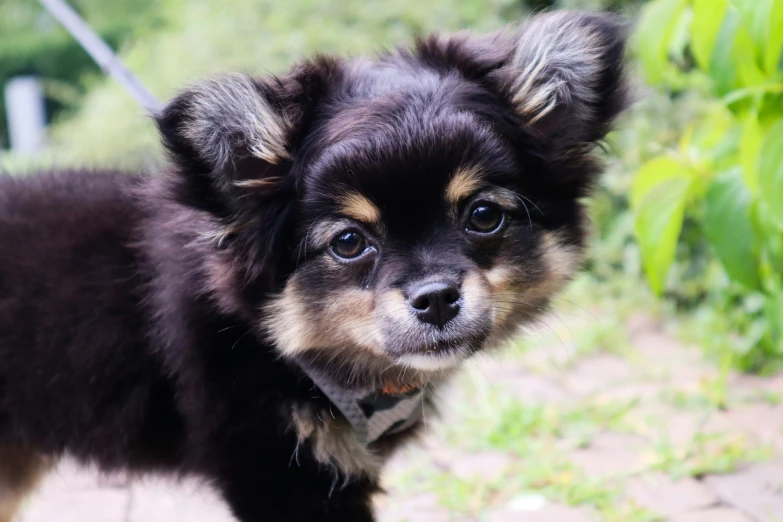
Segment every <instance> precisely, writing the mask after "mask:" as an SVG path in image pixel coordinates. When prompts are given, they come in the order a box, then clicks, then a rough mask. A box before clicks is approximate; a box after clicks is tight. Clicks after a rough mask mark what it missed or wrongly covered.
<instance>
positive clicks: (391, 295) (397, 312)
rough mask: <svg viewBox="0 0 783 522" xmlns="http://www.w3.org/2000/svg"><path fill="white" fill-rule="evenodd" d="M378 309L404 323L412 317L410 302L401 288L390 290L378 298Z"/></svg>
mask: <svg viewBox="0 0 783 522" xmlns="http://www.w3.org/2000/svg"><path fill="white" fill-rule="evenodd" d="M378 310H379V311H380V312H381V313H382V314H383V315H384V316H386V317H388V318H390V319H394V320H395V321H397V322H398V323H400V324H404V323H405V322H406V321H408V320H409V319H410V316H411V314H410V312H409V311H408V303H407V302H406V300H405V296H404V295H403V293H402V291H401V290H389V291H388V292H385V293H384V294H383V295H382V296H381V297H380V299H378Z"/></svg>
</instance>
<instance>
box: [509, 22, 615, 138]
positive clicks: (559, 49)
mask: <svg viewBox="0 0 783 522" xmlns="http://www.w3.org/2000/svg"><path fill="white" fill-rule="evenodd" d="M625 42H626V24H625V23H624V22H623V21H622V19H620V18H619V17H617V16H615V15H610V14H606V13H589V12H578V11H556V12H552V13H546V14H540V15H537V16H534V17H532V18H531V19H529V20H528V21H527V22H526V23H524V24H522V26H521V27H520V28H519V30H518V31H517V33H516V34H515V35H514V36H513V37H512V42H511V45H512V47H511V49H510V54H509V56H508V59H507V62H506V63H505V64H504V66H503V67H501V68H499V69H498V70H497V71H495V72H494V73H493V76H494V77H495V78H496V79H497V80H498V81H499V83H500V84H501V85H502V86H503V88H504V90H505V91H506V93H507V95H508V96H509V98H510V100H511V102H512V105H513V107H514V109H515V111H516V112H517V114H518V115H519V116H520V117H521V118H522V120H523V121H524V122H525V123H526V124H527V125H528V126H529V127H531V128H532V129H534V130H535V131H536V132H537V133H538V135H539V136H540V137H542V138H543V139H544V140H546V141H548V142H550V143H552V142H554V144H556V145H557V146H558V147H559V148H562V149H573V148H578V147H584V146H586V145H587V146H589V145H590V144H593V143H595V142H597V141H599V140H601V139H603V138H604V136H605V135H606V134H607V132H608V131H609V130H610V128H611V124H612V122H613V120H614V119H615V117H616V116H617V115H618V114H619V113H620V112H621V111H622V110H623V109H625V107H626V104H627V101H628V89H627V86H626V82H625V78H624V73H623V69H624V68H623V63H624V52H625Z"/></svg>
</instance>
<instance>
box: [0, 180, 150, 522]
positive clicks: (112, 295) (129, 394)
mask: <svg viewBox="0 0 783 522" xmlns="http://www.w3.org/2000/svg"><path fill="white" fill-rule="evenodd" d="M136 183H138V179H137V178H135V177H132V176H128V175H123V174H120V173H113V172H107V173H96V172H59V173H47V174H37V175H30V176H26V177H22V178H2V179H0V451H2V450H3V446H5V447H9V446H14V447H25V446H34V447H36V448H38V449H39V450H45V451H46V452H47V453H51V454H55V455H56V454H60V453H61V452H62V451H63V450H64V448H65V447H68V449H69V451H72V452H74V453H75V454H77V455H78V454H80V453H83V454H84V455H87V454H88V453H89V454H90V456H91V457H93V458H94V457H95V456H96V455H98V456H100V460H101V461H102V462H103V463H104V464H108V465H111V464H112V463H117V464H119V463H121V462H122V463H124V462H127V461H128V460H134V459H133V456H132V455H129V454H128V453H132V451H133V445H134V442H133V438H134V437H137V436H138V434H135V433H127V432H126V430H127V428H128V426H143V425H144V424H145V419H144V418H143V415H144V414H145V411H146V410H145V407H144V406H145V405H146V404H148V403H149V401H150V400H151V396H152V395H153V394H155V390H156V387H160V386H162V384H161V381H160V380H159V379H158V375H156V372H154V371H153V372H151V371H150V370H151V369H152V368H155V365H154V363H153V361H152V360H151V356H150V355H149V354H148V352H149V351H148V350H147V349H146V332H145V326H146V322H147V321H146V320H145V312H144V307H143V304H142V300H143V299H142V292H143V289H144V287H145V276H143V275H142V273H143V271H142V269H141V266H142V263H141V261H140V259H138V255H137V254H136V249H135V247H134V243H135V241H136V238H135V237H134V235H135V233H136V232H135V231H136V230H137V229H138V223H139V222H140V220H141V218H142V212H143V211H142V210H141V207H140V206H139V205H138V204H137V203H136V201H135V199H134V197H133V195H132V194H133V186H134V185H135V184H136ZM96 427H100V429H96ZM96 448H98V449H99V451H98V452H97V453H96V451H95V450H96ZM100 449H103V451H101V450H100ZM0 520H2V516H0Z"/></svg>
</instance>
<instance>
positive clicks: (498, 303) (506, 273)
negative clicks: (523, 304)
mask: <svg viewBox="0 0 783 522" xmlns="http://www.w3.org/2000/svg"><path fill="white" fill-rule="evenodd" d="M484 277H485V278H486V279H487V282H488V283H489V287H490V291H491V292H492V298H493V299H492V300H493V306H492V313H493V322H494V323H495V324H499V323H502V322H503V321H504V320H505V319H506V318H507V317H508V316H509V315H510V314H511V310H512V309H514V308H517V306H518V305H517V304H516V303H512V302H511V301H513V299H514V296H515V295H516V292H514V291H513V290H514V289H513V286H512V282H513V279H514V271H513V270H511V269H510V268H508V267H506V266H503V265H496V266H494V267H492V268H491V269H489V270H486V271H485V272H484Z"/></svg>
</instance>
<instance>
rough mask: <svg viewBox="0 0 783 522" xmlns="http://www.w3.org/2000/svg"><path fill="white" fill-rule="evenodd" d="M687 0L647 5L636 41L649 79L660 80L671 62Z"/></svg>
mask: <svg viewBox="0 0 783 522" xmlns="http://www.w3.org/2000/svg"><path fill="white" fill-rule="evenodd" d="M685 3H686V0H653V1H652V2H649V3H648V4H647V5H645V7H644V10H643V11H642V16H641V20H640V21H639V23H638V28H639V29H638V30H637V32H636V44H637V48H638V54H639V58H640V59H641V62H642V66H643V67H644V72H645V74H646V75H647V80H648V81H649V82H650V83H652V84H658V83H660V82H661V80H662V79H663V72H664V70H665V69H666V68H667V67H668V65H669V60H668V55H667V51H668V49H669V44H670V42H671V38H672V35H673V33H674V29H675V27H676V26H677V22H678V20H679V19H680V15H681V14H682V11H683V9H684V8H685Z"/></svg>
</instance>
